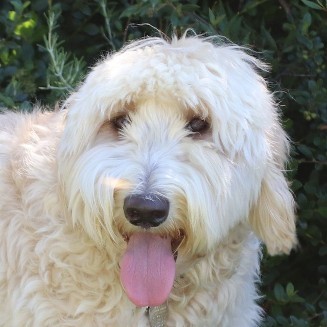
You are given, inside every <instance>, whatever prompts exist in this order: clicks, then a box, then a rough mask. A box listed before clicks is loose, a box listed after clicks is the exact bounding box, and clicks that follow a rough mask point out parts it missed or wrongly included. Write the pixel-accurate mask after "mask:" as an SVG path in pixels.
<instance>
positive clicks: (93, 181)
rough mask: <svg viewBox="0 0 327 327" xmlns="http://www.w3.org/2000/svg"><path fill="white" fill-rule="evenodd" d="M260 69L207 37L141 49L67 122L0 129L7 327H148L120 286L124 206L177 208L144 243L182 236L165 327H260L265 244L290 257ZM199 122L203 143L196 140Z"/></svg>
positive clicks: (23, 120) (31, 119)
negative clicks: (127, 202)
mask: <svg viewBox="0 0 327 327" xmlns="http://www.w3.org/2000/svg"><path fill="white" fill-rule="evenodd" d="M260 69H266V67H265V65H263V64H262V63H261V62H260V61H259V60H257V59H255V58H254V57H252V56H250V55H249V54H248V53H247V52H246V51H245V50H244V49H242V48H240V47H237V46H235V45H230V44H223V43H221V42H216V40H215V39H214V38H211V39H206V38H200V37H187V36H185V35H184V36H183V37H181V38H180V39H178V38H175V37H174V38H173V39H172V40H171V41H166V40H163V39H160V38H149V39H145V40H141V41H137V42H134V43H132V44H130V45H128V46H126V47H125V48H124V49H122V50H121V51H120V52H117V53H116V54H113V55H111V56H108V57H106V58H105V59H103V60H102V61H101V62H99V63H98V64H97V65H96V66H95V67H94V68H93V69H92V71H91V72H90V73H89V74H88V76H87V77H86V79H85V81H84V83H83V84H82V85H81V86H80V87H79V89H78V90H77V91H76V92H75V93H73V94H71V95H70V97H69V98H68V99H67V101H66V102H65V104H64V106H63V108H62V109H61V110H56V111H53V112H44V111H42V110H40V109H38V108H36V109H35V111H34V112H33V113H31V114H18V113H6V114H3V115H2V116H0V193H1V198H0V326H3V327H18V326H19V327H20V326H27V327H28V326H31V327H32V326H33V327H39V326H40V327H41V326H42V327H46V326H62V327H68V326H83V327H88V326H90V327H91V326H99V327H101V326H103V327H104V326H106V327H108V326H148V324H149V322H148V317H147V313H146V308H138V307H136V306H135V305H134V304H133V303H131V302H130V301H129V300H128V298H127V296H126V295H125V292H124V290H123V288H122V286H121V283H120V277H119V270H120V266H119V262H120V260H121V257H122V254H123V252H124V250H125V249H126V241H125V239H124V236H125V235H128V234H131V233H133V232H135V231H136V230H137V229H138V228H139V227H136V226H133V225H131V224H130V223H129V222H128V221H127V219H126V218H125V216H124V212H123V209H122V208H123V201H124V198H125V197H126V196H127V194H130V193H131V192H133V193H140V192H151V193H155V194H161V195H164V196H165V197H166V198H167V199H169V201H170V212H169V216H168V219H167V221H166V222H165V223H164V224H162V225H160V226H159V227H156V228H152V229H151V231H149V232H153V233H158V234H160V235H171V236H172V237H178V235H179V233H181V231H183V234H184V235H185V238H184V240H183V241H182V243H181V244H180V246H179V249H178V258H177V262H176V269H177V270H176V278H175V282H174V287H173V289H172V292H171V294H170V296H169V299H168V321H167V326H208V327H209V326H210V327H212V326H219V327H235V326H242V327H253V326H258V324H259V322H260V318H261V310H260V308H259V306H258V304H257V299H258V295H257V291H256V287H255V283H256V282H257V280H258V272H259V260H260V242H259V240H258V238H259V239H261V240H262V241H263V242H264V243H265V244H266V246H267V249H268V251H269V252H270V253H271V254H277V253H288V252H289V251H290V250H291V248H292V247H293V246H294V245H295V244H296V236H295V219H294V201H293V197H292V195H291V193H290V191H289V188H288V184H287V182H286V180H285V177H284V175H283V166H284V164H285V161H286V159H287V155H288V139H287V137H286V134H285V133H284V131H283V130H282V128H281V125H280V122H279V117H278V108H277V106H276V104H275V102H274V99H273V96H272V94H271V93H270V92H269V91H268V89H267V84H266V82H265V80H264V79H263V78H262V77H260V75H259V74H258V70H260ZM120 114H128V119H129V120H130V121H129V123H128V124H126V126H125V127H124V128H123V129H122V130H121V131H119V132H117V131H116V130H115V129H114V128H113V126H112V120H113V118H115V117H117V115H120ZM193 117H200V118H202V119H206V120H207V121H208V122H209V123H210V130H209V131H208V132H206V133H203V134H192V133H190V132H189V131H188V130H187V129H186V128H185V126H186V125H187V123H188V122H189V121H190V119H192V118H193ZM257 237H258V238H257Z"/></svg>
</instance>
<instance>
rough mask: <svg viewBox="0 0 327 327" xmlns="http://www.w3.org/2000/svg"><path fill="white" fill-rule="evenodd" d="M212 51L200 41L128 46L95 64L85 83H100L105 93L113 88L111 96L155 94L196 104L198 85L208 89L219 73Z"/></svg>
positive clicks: (139, 96)
mask: <svg viewBox="0 0 327 327" xmlns="http://www.w3.org/2000/svg"><path fill="white" fill-rule="evenodd" d="M213 52H214V46H213V45H211V44H209V43H205V42H200V41H195V42H193V46H190V45H189V46H188V47H186V46H183V44H179V43H178V44H175V46H174V45H172V44H166V43H163V44H153V45H151V44H150V45H147V46H145V47H141V48H138V47H135V48H129V49H127V50H123V51H122V52H118V53H116V54H114V55H113V56H111V57H108V58H106V59H105V60H104V61H102V62H101V63H100V64H98V65H97V66H96V67H95V68H94V71H93V73H91V74H90V76H89V82H91V83H89V84H92V85H94V86H95V85H99V84H101V88H103V89H107V92H105V93H106V94H110V93H112V92H113V91H115V94H114V96H115V99H117V98H118V97H119V98H120V99H121V100H124V101H126V100H127V101H129V99H131V98H133V101H134V102H136V99H137V100H139V98H142V97H145V96H146V97H151V96H155V97H157V98H160V97H161V98H163V99H165V98H174V99H175V100H176V101H180V102H184V103H187V104H188V106H189V107H190V106H192V107H193V106H197V105H199V102H200V97H199V93H200V91H201V90H200V88H201V87H205V88H207V89H208V90H209V89H210V87H212V86H213V85H214V84H217V85H218V80H215V79H217V78H218V79H219V78H220V77H221V76H220V73H219V70H220V69H219V67H218V65H217V64H214V63H213V59H214V58H213V57H214V54H213ZM93 77H94V78H93ZM209 79H210V83H209ZM205 84H206V85H205ZM196 91H198V92H196Z"/></svg>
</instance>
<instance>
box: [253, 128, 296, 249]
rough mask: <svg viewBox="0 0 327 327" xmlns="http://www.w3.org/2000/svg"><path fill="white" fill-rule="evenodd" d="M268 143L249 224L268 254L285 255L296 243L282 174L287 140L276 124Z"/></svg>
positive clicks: (291, 205)
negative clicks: (262, 174)
mask: <svg viewBox="0 0 327 327" xmlns="http://www.w3.org/2000/svg"><path fill="white" fill-rule="evenodd" d="M268 143H269V147H270V154H271V158H270V159H269V160H268V163H267V167H266V171H265V174H264V177H263V180H262V184H261V191H260V194H259V197H258V199H257V202H256V203H255V204H254V206H253V208H252V212H251V214H250V224H251V225H252V228H253V230H254V231H255V233H256V234H257V235H258V236H259V237H260V238H261V239H262V241H263V242H264V243H265V244H266V246H267V250H268V253H269V254H271V255H275V254H282V253H286V254H288V253H289V252H290V251H291V249H292V248H293V247H294V246H295V245H296V244H297V239H296V233H295V229H296V227H295V213H294V211H295V202H294V199H293V196H292V193H291V191H290V189H289V185H288V183H287V181H286V179H285V176H284V173H283V168H284V164H285V161H286V159H287V154H288V140H287V137H286V134H285V133H284V131H283V130H282V128H281V127H280V126H279V124H278V123H277V124H276V125H275V126H274V128H273V132H272V133H271V134H270V135H269V136H268Z"/></svg>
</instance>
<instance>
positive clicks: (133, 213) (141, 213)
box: [124, 194, 169, 228]
mask: <svg viewBox="0 0 327 327" xmlns="http://www.w3.org/2000/svg"><path fill="white" fill-rule="evenodd" d="M124 212H125V216H126V218H127V220H128V221H129V222H130V223H131V224H133V225H136V226H140V227H143V228H150V227H156V226H159V225H160V224H162V223H163V222H164V221H165V220H166V219H167V217H168V213H169V201H168V200H167V199H166V198H164V197H162V196H158V195H153V194H147V195H144V194H143V195H129V196H127V197H126V198H125V201H124Z"/></svg>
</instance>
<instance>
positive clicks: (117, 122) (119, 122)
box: [112, 115, 130, 130]
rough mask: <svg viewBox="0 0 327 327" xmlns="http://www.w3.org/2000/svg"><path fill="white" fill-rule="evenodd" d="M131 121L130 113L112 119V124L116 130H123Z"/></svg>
mask: <svg viewBox="0 0 327 327" xmlns="http://www.w3.org/2000/svg"><path fill="white" fill-rule="evenodd" d="M129 122H130V120H129V117H128V115H121V116H118V117H116V118H114V119H113V120H112V125H113V126H114V128H115V129H116V130H121V129H122V128H123V127H124V126H125V125H127V124H128V123H129Z"/></svg>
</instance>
